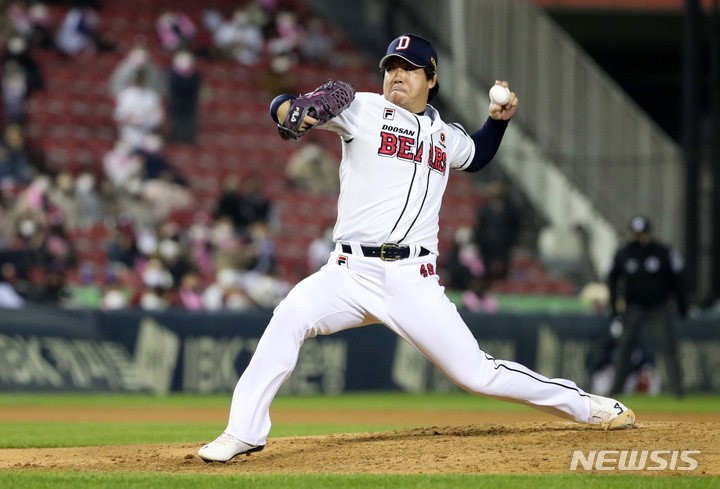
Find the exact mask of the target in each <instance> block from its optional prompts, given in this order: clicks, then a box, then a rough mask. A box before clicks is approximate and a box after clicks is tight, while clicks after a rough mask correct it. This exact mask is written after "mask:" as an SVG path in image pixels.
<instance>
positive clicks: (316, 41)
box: [300, 17, 335, 64]
mask: <svg viewBox="0 0 720 489" xmlns="http://www.w3.org/2000/svg"><path fill="white" fill-rule="evenodd" d="M334 51H335V40H334V39H333V37H332V36H331V35H330V34H328V32H327V31H326V30H325V24H324V23H323V21H322V19H321V18H320V17H311V18H310V19H309V20H308V22H307V25H306V26H305V34H304V36H303V39H302V43H301V45H300V59H301V60H302V61H303V62H306V63H311V64H312V63H319V64H324V63H329V62H331V61H332V60H333V58H334V56H333V52H334Z"/></svg>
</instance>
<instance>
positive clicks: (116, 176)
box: [102, 139, 142, 190]
mask: <svg viewBox="0 0 720 489" xmlns="http://www.w3.org/2000/svg"><path fill="white" fill-rule="evenodd" d="M134 149H135V148H133V147H132V146H131V145H130V144H129V143H128V142H127V141H124V140H122V139H119V140H118V141H116V142H115V145H114V146H113V147H112V149H110V151H108V152H107V153H105V156H103V160H102V166H103V172H104V174H105V177H106V178H107V179H108V180H109V181H110V183H112V185H113V187H114V188H115V190H122V189H124V190H129V187H130V185H131V184H132V183H131V182H132V181H133V179H139V178H140V177H141V172H142V163H141V161H140V157H139V156H138V155H137V153H135V152H134V151H133V150H134Z"/></svg>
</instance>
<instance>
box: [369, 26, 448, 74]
mask: <svg viewBox="0 0 720 489" xmlns="http://www.w3.org/2000/svg"><path fill="white" fill-rule="evenodd" d="M393 56H398V57H400V58H402V59H404V60H405V61H407V62H408V63H411V64H413V65H415V66H418V67H420V68H425V67H426V66H432V67H433V71H436V70H437V53H436V52H435V48H433V46H432V44H430V41H428V40H427V39H424V38H422V37H420V36H416V35H415V34H403V35H402V36H398V37H397V38H396V39H395V40H394V41H393V42H391V43H390V45H389V46H388V48H387V52H386V53H385V56H383V58H382V59H381V60H380V64H379V66H380V68H384V67H385V63H387V61H388V60H389V59H390V58H392V57H393Z"/></svg>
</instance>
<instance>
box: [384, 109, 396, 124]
mask: <svg viewBox="0 0 720 489" xmlns="http://www.w3.org/2000/svg"><path fill="white" fill-rule="evenodd" d="M383 119H385V120H388V121H392V120H395V109H390V108H387V107H386V108H385V110H384V111H383Z"/></svg>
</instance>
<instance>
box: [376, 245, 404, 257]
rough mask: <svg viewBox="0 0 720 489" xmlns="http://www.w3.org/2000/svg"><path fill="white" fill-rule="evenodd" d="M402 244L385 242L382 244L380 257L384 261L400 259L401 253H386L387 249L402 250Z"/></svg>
mask: <svg viewBox="0 0 720 489" xmlns="http://www.w3.org/2000/svg"><path fill="white" fill-rule="evenodd" d="M400 248H401V246H400V245H397V244H394V243H383V244H382V245H380V259H381V260H382V261H397V260H399V259H400V255H399V254H396V255H395V256H387V255H386V254H385V253H386V252H387V251H390V250H393V251H398V250H400Z"/></svg>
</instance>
